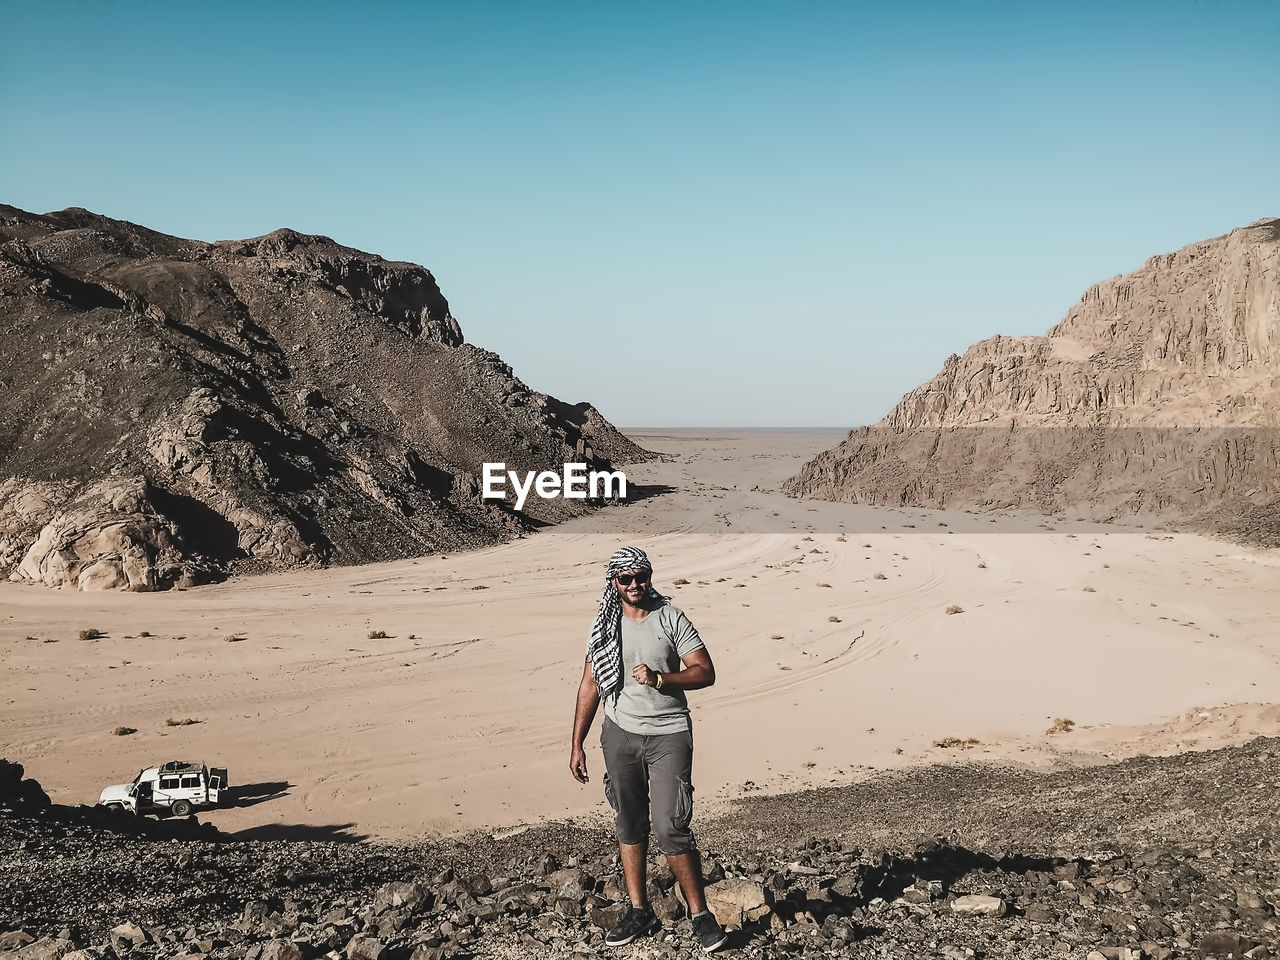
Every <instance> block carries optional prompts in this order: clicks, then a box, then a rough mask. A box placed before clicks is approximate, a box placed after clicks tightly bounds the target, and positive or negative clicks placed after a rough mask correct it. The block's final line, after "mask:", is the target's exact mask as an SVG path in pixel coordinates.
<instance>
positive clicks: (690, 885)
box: [623, 850, 707, 916]
mask: <svg viewBox="0 0 1280 960" xmlns="http://www.w3.org/2000/svg"><path fill="white" fill-rule="evenodd" d="M623 862H624V864H625V861H623ZM667 866H668V867H670V868H671V872H672V874H674V875H675V878H676V882H677V883H679V884H680V890H681V892H682V893H683V894H684V902H685V903H686V904H687V905H688V907H689V916H693V915H694V914H695V913H702V911H704V910H706V909H707V898H706V894H705V893H704V892H703V889H702V858H701V857H700V856H699V855H698V851H697V850H690V851H689V852H688V853H676V854H668V856H667Z"/></svg>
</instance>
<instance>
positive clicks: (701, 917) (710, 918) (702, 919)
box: [693, 912, 728, 953]
mask: <svg viewBox="0 0 1280 960" xmlns="http://www.w3.org/2000/svg"><path fill="white" fill-rule="evenodd" d="M693 935H694V936H695V937H697V938H698V943H700V944H701V945H702V950H703V952H704V953H710V952H711V951H713V950H719V949H720V948H721V947H723V946H724V942H725V940H727V939H728V934H726V933H725V932H724V927H722V926H720V923H719V921H718V920H716V915H715V914H714V913H709V912H708V913H700V914H698V915H697V916H696V917H694V918H693Z"/></svg>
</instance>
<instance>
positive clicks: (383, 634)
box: [369, 630, 387, 640]
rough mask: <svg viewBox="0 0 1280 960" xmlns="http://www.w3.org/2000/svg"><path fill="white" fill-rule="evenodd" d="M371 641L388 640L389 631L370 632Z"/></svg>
mask: <svg viewBox="0 0 1280 960" xmlns="http://www.w3.org/2000/svg"><path fill="white" fill-rule="evenodd" d="M369 639H370V640H386V639H387V631H385V630H370V631H369Z"/></svg>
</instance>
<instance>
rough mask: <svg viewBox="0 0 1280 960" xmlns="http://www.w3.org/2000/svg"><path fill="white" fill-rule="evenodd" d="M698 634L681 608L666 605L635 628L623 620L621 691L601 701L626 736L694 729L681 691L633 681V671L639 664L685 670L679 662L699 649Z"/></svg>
mask: <svg viewBox="0 0 1280 960" xmlns="http://www.w3.org/2000/svg"><path fill="white" fill-rule="evenodd" d="M703 646H704V644H703V642H702V638H701V637H699V636H698V631H697V629H696V628H695V627H694V625H693V624H692V623H691V622H690V621H689V618H688V617H686V616H685V615H684V611H683V610H681V609H680V608H679V607H675V606H672V605H671V604H669V603H664V604H663V605H662V606H660V607H658V609H656V610H652V611H650V613H649V615H648V616H647V617H645V618H644V619H643V620H641V621H640V622H639V623H637V622H636V621H634V620H629V619H627V618H626V617H623V618H622V678H623V683H622V690H621V692H620V693H619V694H618V696H617V698H616V699H615V698H614V697H609V698H607V699H606V700H605V704H604V713H605V716H607V717H608V718H609V719H610V720H612V721H613V722H614V723H616V724H617V725H618V726H619V727H621V728H622V729H623V730H626V731H627V732H628V733H635V734H640V735H643V736H651V735H653V734H662V733H683V732H685V731H686V730H690V729H692V723H691V721H690V719H689V702H688V700H686V699H685V695H684V691H683V690H675V689H670V688H667V687H663V689H661V690H655V689H654V688H653V687H650V686H647V685H644V686H642V685H641V684H638V683H636V682H635V680H633V679H632V677H631V671H632V670H633V669H634V668H635V667H636V666H637V665H638V664H641V663H644V664H648V666H649V669H650V670H653V671H655V672H657V673H676V672H677V671H679V670H682V669H684V664H683V663H681V658H682V657H684V656H687V655H688V654H690V653H692V652H693V651H694V650H701V649H702V648H703Z"/></svg>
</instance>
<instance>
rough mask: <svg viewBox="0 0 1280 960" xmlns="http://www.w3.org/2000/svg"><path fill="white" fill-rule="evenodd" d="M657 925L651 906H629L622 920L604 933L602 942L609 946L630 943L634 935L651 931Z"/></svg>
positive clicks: (638, 935)
mask: <svg viewBox="0 0 1280 960" xmlns="http://www.w3.org/2000/svg"><path fill="white" fill-rule="evenodd" d="M657 926H658V918H657V917H655V916H654V915H653V907H651V906H649V905H648V904H645V906H643V907H637V906H634V905H633V906H631V907H629V908H628V909H627V915H626V916H625V917H623V918H622V922H621V923H620V924H618V925H617V926H616V927H614V928H613V929H612V930H610V931H609V932H608V933H607V934H605V937H604V942H605V943H606V944H608V945H609V946H611V947H620V946H622V945H623V944H626V943H630V942H631V941H632V940H634V939H635V938H636V937H643V936H644V935H645V934H646V933H651V932H652V931H653V930H654V928H655V927H657Z"/></svg>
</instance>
